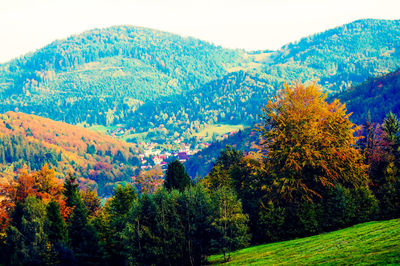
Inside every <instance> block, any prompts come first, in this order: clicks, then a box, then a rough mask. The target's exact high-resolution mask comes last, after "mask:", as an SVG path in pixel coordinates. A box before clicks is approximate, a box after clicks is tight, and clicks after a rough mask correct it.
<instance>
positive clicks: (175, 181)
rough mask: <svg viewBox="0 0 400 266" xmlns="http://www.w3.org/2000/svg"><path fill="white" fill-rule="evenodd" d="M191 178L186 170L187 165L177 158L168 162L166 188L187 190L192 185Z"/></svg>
mask: <svg viewBox="0 0 400 266" xmlns="http://www.w3.org/2000/svg"><path fill="white" fill-rule="evenodd" d="M190 184H191V179H190V177H189V175H188V174H187V172H186V170H185V166H183V164H182V163H181V162H180V161H178V160H175V161H173V162H171V163H169V164H168V168H167V174H166V176H165V181H164V186H165V188H166V189H169V190H171V189H177V190H179V191H183V190H185V188H186V187H188V186H190Z"/></svg>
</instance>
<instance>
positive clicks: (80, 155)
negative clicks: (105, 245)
mask: <svg viewBox="0 0 400 266" xmlns="http://www.w3.org/2000/svg"><path fill="white" fill-rule="evenodd" d="M137 154H138V149H137V147H136V146H135V145H133V144H129V143H126V142H122V141H118V140H116V139H114V138H112V137H109V136H106V135H103V134H100V133H97V132H92V131H90V130H87V129H84V128H81V127H78V126H72V125H69V124H66V123H63V122H56V121H52V120H50V119H47V118H41V117H38V116H34V115H27V114H23V113H14V112H8V113H6V114H3V115H0V169H1V171H0V173H1V174H0V177H2V178H12V177H13V176H14V175H15V174H16V173H15V172H14V171H16V170H18V169H20V168H24V167H27V168H28V169H30V170H38V169H40V168H41V167H43V165H44V164H48V165H49V166H50V167H52V168H55V170H56V172H57V174H58V175H59V177H65V176H66V175H68V174H76V175H77V176H78V179H79V182H80V184H81V186H89V187H92V188H97V189H98V192H99V194H100V195H101V194H103V193H105V194H108V193H110V192H111V191H112V189H113V187H114V185H115V184H116V183H118V182H123V181H131V177H132V176H133V174H134V172H135V170H136V169H138V166H139V160H138V159H137V157H136V155H137ZM0 179H1V178H0Z"/></svg>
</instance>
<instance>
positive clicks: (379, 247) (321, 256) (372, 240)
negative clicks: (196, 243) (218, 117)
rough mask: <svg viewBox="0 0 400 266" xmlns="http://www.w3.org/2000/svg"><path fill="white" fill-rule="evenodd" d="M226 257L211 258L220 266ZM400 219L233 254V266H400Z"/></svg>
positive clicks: (370, 223) (356, 226)
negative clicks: (358, 265)
mask: <svg viewBox="0 0 400 266" xmlns="http://www.w3.org/2000/svg"><path fill="white" fill-rule="evenodd" d="M221 260H223V256H222V255H215V256H211V257H210V259H209V261H210V262H211V264H219V263H221ZM398 263H400V219H396V220H390V221H381V222H369V223H364V224H359V225H355V226H352V227H350V228H346V229H343V230H339V231H335V232H330V233H325V234H321V235H316V236H312V237H306V238H300V239H295V240H290V241H285V242H279V243H272V244H267V245H260V246H255V247H250V248H246V249H242V250H238V251H236V252H234V253H232V254H231V261H230V262H229V263H226V264H232V265H249V264H251V265H276V264H280V265H282V264H283V265H293V264H297V265H299V264H335V265H344V264H352V265H354V264H367V265H372V264H374V265H375V264H378V265H380V264H382V265H383V264H386V265H387V264H398Z"/></svg>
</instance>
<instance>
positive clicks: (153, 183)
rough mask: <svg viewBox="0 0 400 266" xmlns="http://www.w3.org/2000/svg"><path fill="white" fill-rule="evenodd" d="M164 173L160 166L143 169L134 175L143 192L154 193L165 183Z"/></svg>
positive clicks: (135, 181)
mask: <svg viewBox="0 0 400 266" xmlns="http://www.w3.org/2000/svg"><path fill="white" fill-rule="evenodd" d="M163 176H164V174H163V172H162V170H161V168H160V167H159V166H155V167H154V168H152V169H150V170H147V171H142V172H140V174H139V175H138V176H135V177H133V178H132V179H133V181H134V183H135V185H136V186H138V187H139V189H140V191H141V192H143V193H153V192H155V191H156V190H157V189H158V188H160V187H161V186H162V184H163V183H164V178H163Z"/></svg>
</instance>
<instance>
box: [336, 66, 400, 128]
mask: <svg viewBox="0 0 400 266" xmlns="http://www.w3.org/2000/svg"><path fill="white" fill-rule="evenodd" d="M335 96H336V97H338V98H339V99H341V101H343V102H345V103H346V107H347V109H348V110H349V111H351V112H352V113H353V114H352V115H351V120H352V121H354V122H356V123H360V124H363V123H365V122H366V121H367V120H369V121H370V122H382V121H383V119H384V118H385V116H386V114H387V113H389V112H393V113H394V114H396V115H400V103H399V101H398V99H400V70H397V71H395V72H392V73H389V74H387V75H384V76H382V77H378V78H374V79H370V80H367V81H365V82H363V83H362V84H360V85H359V86H356V87H354V88H350V89H347V90H345V91H344V92H342V93H340V94H338V95H335Z"/></svg>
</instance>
